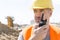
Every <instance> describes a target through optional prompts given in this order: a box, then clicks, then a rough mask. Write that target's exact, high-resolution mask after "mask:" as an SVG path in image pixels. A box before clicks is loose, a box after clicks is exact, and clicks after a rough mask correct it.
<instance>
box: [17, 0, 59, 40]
mask: <svg viewBox="0 0 60 40" xmlns="http://www.w3.org/2000/svg"><path fill="white" fill-rule="evenodd" d="M33 11H34V18H35V24H34V25H32V26H29V27H27V28H25V29H24V30H23V31H22V32H21V33H20V34H19V37H18V40H60V28H58V27H55V26H52V25H51V24H50V23H49V19H50V17H51V15H52V11H53V6H52V2H51V0H35V2H34V4H33ZM43 14H44V15H43ZM42 15H43V16H42ZM41 19H43V20H46V22H45V24H44V25H42V26H39V24H40V23H41Z"/></svg>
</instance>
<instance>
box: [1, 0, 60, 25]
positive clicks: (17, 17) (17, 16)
mask: <svg viewBox="0 0 60 40" xmlns="http://www.w3.org/2000/svg"><path fill="white" fill-rule="evenodd" d="M52 2H53V6H54V10H53V14H52V16H51V18H50V22H60V0H52ZM32 3H33V0H0V21H1V23H3V24H7V19H6V17H7V16H11V17H14V18H13V19H14V23H17V24H30V21H31V20H33V19H34V17H33V16H34V13H33V10H32V9H31V6H32Z"/></svg>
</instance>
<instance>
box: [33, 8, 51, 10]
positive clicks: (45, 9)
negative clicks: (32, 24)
mask: <svg viewBox="0 0 60 40" xmlns="http://www.w3.org/2000/svg"><path fill="white" fill-rule="evenodd" d="M33 10H51V9H50V8H45V9H33Z"/></svg>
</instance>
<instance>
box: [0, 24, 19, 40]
mask: <svg viewBox="0 0 60 40" xmlns="http://www.w3.org/2000/svg"><path fill="white" fill-rule="evenodd" d="M18 35H19V32H18V31H16V30H13V29H10V28H9V27H8V26H7V25H4V24H0V40H17V38H18Z"/></svg>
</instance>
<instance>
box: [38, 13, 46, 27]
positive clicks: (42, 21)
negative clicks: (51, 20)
mask: <svg viewBox="0 0 60 40" xmlns="http://www.w3.org/2000/svg"><path fill="white" fill-rule="evenodd" d="M43 17H44V14H42V17H41V22H40V23H39V27H41V26H43V25H46V22H47V19H45V20H43Z"/></svg>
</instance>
